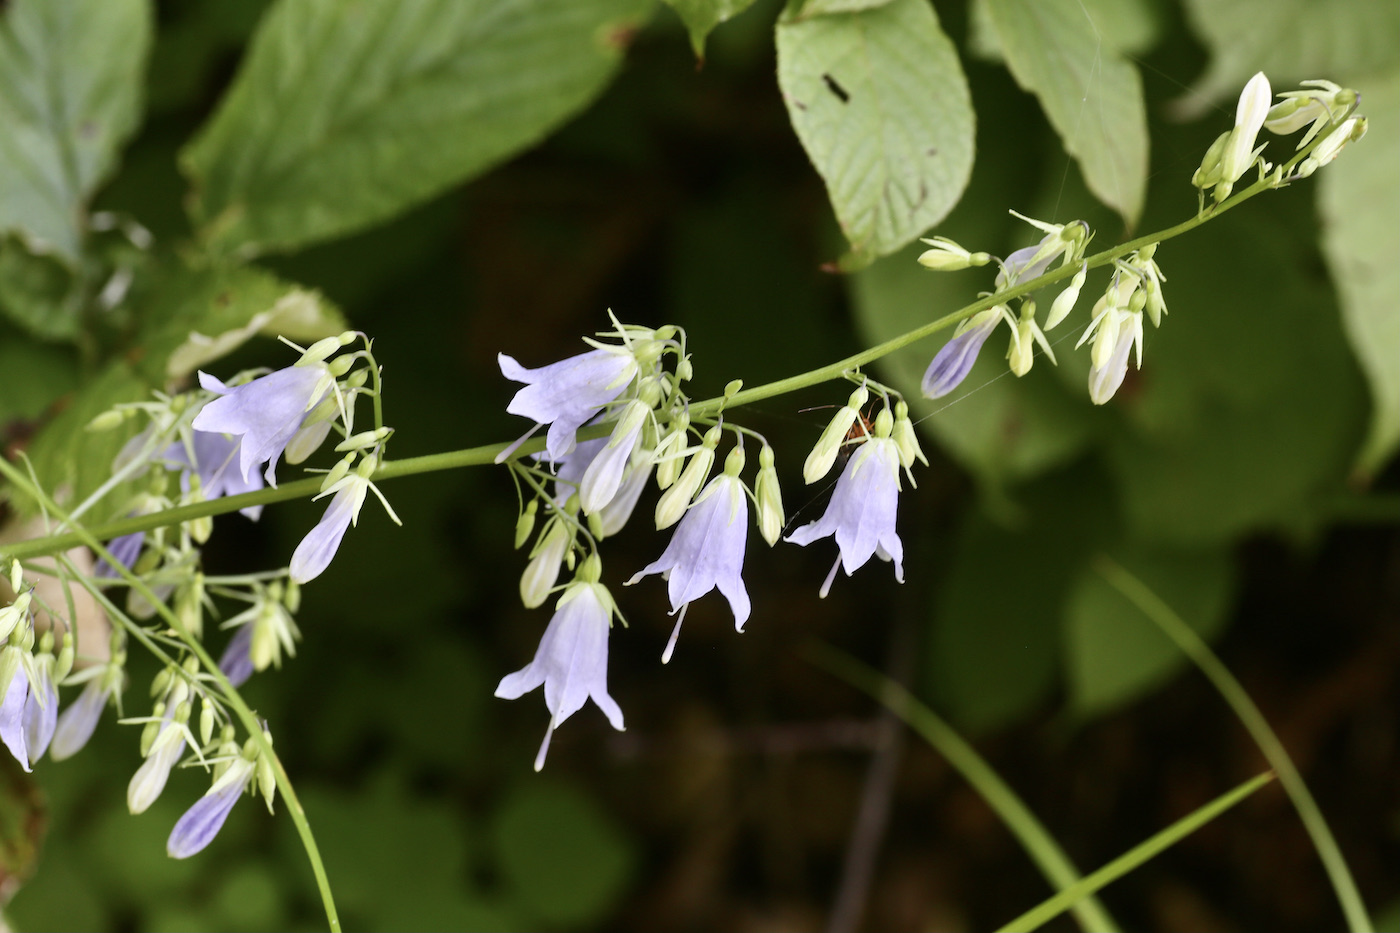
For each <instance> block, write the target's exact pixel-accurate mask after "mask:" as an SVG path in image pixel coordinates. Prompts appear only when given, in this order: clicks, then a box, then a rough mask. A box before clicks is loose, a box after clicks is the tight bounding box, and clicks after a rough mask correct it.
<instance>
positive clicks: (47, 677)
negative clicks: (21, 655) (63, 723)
mask: <svg viewBox="0 0 1400 933" xmlns="http://www.w3.org/2000/svg"><path fill="white" fill-rule="evenodd" d="M40 659H47V661H48V663H44V661H43V660H36V663H35V664H34V682H32V683H31V684H30V687H29V695H28V697H27V698H26V699H25V701H24V714H23V716H24V744H25V745H26V746H27V748H28V751H29V760H30V761H31V762H35V761H38V760H39V759H40V758H43V757H44V752H46V751H48V749H49V743H50V742H51V741H52V740H53V734H54V729H55V728H56V727H57V725H58V690H57V689H55V687H54V683H53V674H52V673H51V668H52V664H53V656H52V655H41V656H40ZM18 679H19V678H18V677H17V678H16V680H18ZM25 770H28V769H27V768H26V769H25Z"/></svg>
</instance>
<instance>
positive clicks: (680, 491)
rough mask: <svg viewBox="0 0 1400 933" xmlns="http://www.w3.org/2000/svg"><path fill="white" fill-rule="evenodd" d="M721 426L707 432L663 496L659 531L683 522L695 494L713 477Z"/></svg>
mask: <svg viewBox="0 0 1400 933" xmlns="http://www.w3.org/2000/svg"><path fill="white" fill-rule="evenodd" d="M720 433H721V431H720V427H719V425H715V426H714V427H712V428H710V430H709V431H707V432H706V433H705V440H704V442H703V443H702V444H701V446H700V449H699V450H697V451H696V452H695V453H694V455H692V456H691V458H690V462H689V463H687V464H686V466H685V469H684V470H683V471H682V472H681V475H680V478H679V479H677V480H676V482H675V483H674V484H673V485H672V486H671V488H669V489H667V490H666V491H665V492H664V493H662V494H661V499H660V500H659V501H658V502H657V503H656V530H657V531H660V530H661V529H663V528H670V527H671V526H672V525H674V524H675V523H676V522H678V521H680V519H681V516H682V515H684V514H685V510H686V509H687V508H689V507H690V500H691V499H693V498H695V494H696V493H697V492H699V491H700V487H701V486H702V485H703V484H704V482H705V480H706V479H707V478H709V475H710V467H712V466H713V465H714V462H715V448H716V447H717V446H719V438H720Z"/></svg>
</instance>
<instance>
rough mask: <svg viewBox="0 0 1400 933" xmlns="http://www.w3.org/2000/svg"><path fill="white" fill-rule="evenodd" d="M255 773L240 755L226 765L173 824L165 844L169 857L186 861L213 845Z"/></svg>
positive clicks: (255, 769)
mask: <svg viewBox="0 0 1400 933" xmlns="http://www.w3.org/2000/svg"><path fill="white" fill-rule="evenodd" d="M256 772H257V766H256V764H255V763H254V762H251V761H249V760H248V759H246V758H243V757H241V756H240V757H239V758H238V759H237V760H236V761H234V762H233V763H232V764H230V765H229V766H228V770H226V771H225V772H224V773H223V774H221V775H219V778H218V779H217V780H216V781H214V784H213V786H212V787H210V788H209V790H208V791H206V792H205V794H204V796H203V797H200V798H199V799H198V800H196V801H195V803H194V806H192V807H190V808H189V809H188V810H186V811H185V814H184V816H182V817H180V819H179V821H178V822H176V824H175V828H174V829H173V830H171V832H170V840H169V841H168V842H167V843H166V844H165V851H166V852H167V853H169V855H170V857H171V858H189V857H190V856H191V855H194V854H196V853H198V852H200V851H202V850H203V849H204V848H205V847H206V846H207V845H209V843H211V842H213V841H214V837H215V836H217V835H218V834H219V830H221V829H223V828H224V821H225V820H227V819H228V815H229V813H231V812H232V811H233V805H234V804H236V803H238V798H239V797H241V796H243V792H244V791H245V790H247V789H248V785H249V784H250V783H251V782H252V780H253V776H254V775H255V774H256Z"/></svg>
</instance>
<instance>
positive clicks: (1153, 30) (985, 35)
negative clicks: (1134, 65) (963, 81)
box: [967, 0, 1162, 62]
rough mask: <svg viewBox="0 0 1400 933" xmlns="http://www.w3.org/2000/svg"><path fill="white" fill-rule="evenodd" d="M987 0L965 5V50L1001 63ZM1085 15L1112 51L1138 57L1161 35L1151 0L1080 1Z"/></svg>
mask: <svg viewBox="0 0 1400 933" xmlns="http://www.w3.org/2000/svg"><path fill="white" fill-rule="evenodd" d="M987 4H988V0H971V2H970V3H969V4H968V34H967V44H968V47H969V48H970V49H971V50H972V51H973V52H974V54H976V55H977V57H979V58H982V59H986V60H987V61H994V62H1004V61H1005V60H1006V59H1005V56H1003V55H1002V54H1001V44H1000V42H999V40H998V39H997V34H996V26H995V25H993V23H992V19H991V17H992V13H991V10H990V9H989V8H988V5H987ZM1081 5H1082V6H1083V8H1084V12H1085V13H1086V14H1087V15H1088V17H1089V19H1090V20H1091V21H1092V22H1093V24H1094V31H1095V32H1096V33H1098V34H1099V35H1100V36H1101V37H1102V38H1103V40H1104V42H1105V43H1106V44H1107V45H1108V47H1109V48H1111V49H1116V50H1117V51H1119V52H1124V53H1127V54H1131V55H1140V54H1142V53H1143V52H1147V51H1149V50H1150V49H1151V48H1152V47H1153V46H1154V45H1156V44H1157V40H1158V38H1159V37H1160V36H1161V33H1162V16H1161V14H1160V13H1159V12H1158V9H1157V7H1156V5H1155V4H1154V3H1152V2H1151V0H1081Z"/></svg>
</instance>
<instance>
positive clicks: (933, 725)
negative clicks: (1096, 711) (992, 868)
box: [806, 643, 1118, 933]
mask: <svg viewBox="0 0 1400 933" xmlns="http://www.w3.org/2000/svg"><path fill="white" fill-rule="evenodd" d="M806 653H807V655H808V656H809V658H810V659H811V660H812V661H813V662H814V663H815V664H817V665H818V666H820V667H822V668H825V669H826V670H828V671H830V672H831V673H832V674H835V675H836V676H837V677H840V678H841V679H842V680H844V681H846V682H847V683H849V684H851V685H852V686H853V687H856V688H857V689H859V690H863V691H865V692H866V693H868V694H870V695H871V696H872V697H874V698H875V699H876V700H879V701H880V702H881V703H883V704H884V705H885V706H886V707H887V708H889V710H890V711H891V712H893V713H894V714H895V715H896V716H898V717H899V718H900V719H902V720H904V722H905V723H906V724H907V725H908V726H909V727H910V728H911V729H913V730H914V731H915V732H917V733H919V735H921V736H923V737H924V739H925V740H926V741H927V742H928V743H929V744H930V745H932V746H933V747H934V749H935V750H937V751H938V753H939V754H940V755H942V756H943V757H944V758H946V759H947V760H948V763H949V764H951V765H952V766H953V767H954V768H956V769H957V770H958V773H959V774H961V775H962V776H963V777H964V778H966V779H967V782H968V783H969V784H971V785H972V788H973V790H975V791H977V793H978V794H979V795H980V796H981V797H982V799H983V800H985V801H986V802H987V805H988V806H989V807H991V808H992V811H993V812H995V813H996V815H997V816H998V817H999V818H1000V819H1001V821H1002V823H1004V824H1005V825H1006V828H1007V829H1009V830H1010V831H1011V833H1012V835H1014V836H1015V837H1016V839H1017V841H1019V842H1020V843H1021V847H1022V848H1024V849H1025V850H1026V854H1027V855H1029V856H1030V857H1031V861H1033V862H1035V864H1036V867H1038V868H1039V869H1040V872H1041V874H1043V875H1044V876H1045V878H1046V880H1047V881H1049V882H1050V886H1051V887H1053V888H1054V889H1055V890H1057V891H1060V892H1064V891H1067V890H1069V889H1070V888H1072V887H1073V886H1075V885H1077V884H1079V883H1081V882H1080V876H1079V870H1078V869H1076V868H1075V867H1074V863H1073V862H1071V861H1070V859H1069V856H1068V855H1066V854H1065V852H1064V850H1063V849H1061V848H1060V846H1059V843H1057V842H1055V840H1054V838H1053V837H1052V836H1051V835H1050V833H1049V832H1048V831H1047V830H1046V829H1045V827H1044V826H1042V825H1041V823H1040V820H1038V819H1036V817H1035V814H1034V813H1032V812H1031V811H1030V808H1029V807H1027V806H1026V805H1025V804H1024V803H1023V802H1022V801H1021V798H1020V797H1018V796H1016V792H1015V791H1013V790H1012V789H1011V788H1010V787H1009V786H1008V785H1007V783H1006V782H1005V781H1003V780H1002V779H1001V777H1000V776H999V775H998V774H997V773H996V771H994V770H992V766H991V765H989V764H987V761H986V759H984V758H983V757H982V756H981V755H979V754H977V751H976V749H974V748H973V747H972V746H971V745H969V744H968V743H967V742H966V741H965V740H964V739H963V738H962V736H960V735H958V733H957V732H956V731H954V730H953V728H952V727H951V726H949V725H948V724H947V723H945V722H944V721H943V720H942V719H941V718H939V716H938V715H937V714H936V713H934V712H933V710H931V709H929V708H928V707H927V706H925V705H924V704H922V703H920V702H919V701H918V699H917V698H915V697H914V695H913V694H911V693H910V692H909V691H908V690H906V689H905V688H904V687H903V686H902V685H900V684H899V683H897V682H895V681H894V680H892V679H890V678H889V677H886V676H885V675H883V674H881V673H880V672H879V671H876V670H874V669H872V668H870V667H867V666H866V665H865V664H862V663H861V662H860V661H857V660H856V659H855V658H853V657H851V656H850V655H848V654H846V653H845V652H842V651H837V650H836V649H834V648H831V647H829V646H827V645H824V644H821V643H815V644H813V645H812V646H810V647H809V648H808V649H807V651H806ZM1061 909H1064V908H1061ZM1069 909H1071V910H1073V911H1074V914H1075V918H1076V919H1077V920H1078V921H1079V925H1080V927H1082V928H1083V929H1084V930H1086V931H1087V933H1114V931H1116V930H1117V929H1118V925H1117V924H1116V923H1114V922H1113V918H1112V917H1110V916H1109V914H1108V911H1107V910H1106V909H1105V908H1104V906H1103V905H1102V904H1101V903H1099V901H1098V900H1097V899H1096V898H1094V897H1093V896H1092V893H1089V894H1083V895H1081V896H1080V897H1078V898H1077V899H1076V901H1075V903H1074V904H1073V905H1072V906H1070V907H1069Z"/></svg>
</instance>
